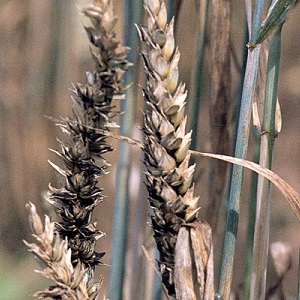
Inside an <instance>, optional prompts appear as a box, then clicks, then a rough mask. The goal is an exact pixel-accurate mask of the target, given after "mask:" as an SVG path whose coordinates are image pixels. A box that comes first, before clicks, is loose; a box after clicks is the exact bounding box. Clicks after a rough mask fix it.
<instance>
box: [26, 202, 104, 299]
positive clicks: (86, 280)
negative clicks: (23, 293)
mask: <svg viewBox="0 0 300 300" xmlns="http://www.w3.org/2000/svg"><path fill="white" fill-rule="evenodd" d="M26 208H27V209H28V210H29V220H30V225H31V228H32V231H33V233H34V234H33V237H34V238H35V239H36V243H28V242H26V241H24V243H25V244H26V246H27V247H28V249H29V251H31V252H32V253H34V254H35V255H36V256H37V258H38V259H39V262H40V263H41V265H42V266H43V268H44V269H43V270H42V271H36V272H38V273H40V274H42V275H43V276H44V277H46V278H49V279H51V280H52V281H53V282H54V283H55V285H53V286H50V287H49V288H48V289H45V290H43V291H39V292H36V293H35V294H34V295H33V296H34V297H39V298H47V297H51V298H53V299H66V300H70V299H74V300H75V299H82V300H84V299H89V300H93V299H97V296H98V289H99V286H100V283H101V282H99V283H96V284H93V280H91V279H92V277H93V276H92V274H89V272H87V270H86V269H85V268H84V265H83V264H82V263H80V262H79V263H78V264H77V265H76V266H73V265H72V262H71V249H70V248H68V240H67V238H66V239H61V237H60V236H59V234H58V233H57V231H56V230H55V224H54V223H53V222H51V221H50V219H49V217H48V216H45V223H44V225H43V223H42V221H41V218H40V216H39V215H38V214H37V212H36V208H35V206H34V204H32V203H29V204H27V205H26ZM90 272H92V271H90Z"/></svg>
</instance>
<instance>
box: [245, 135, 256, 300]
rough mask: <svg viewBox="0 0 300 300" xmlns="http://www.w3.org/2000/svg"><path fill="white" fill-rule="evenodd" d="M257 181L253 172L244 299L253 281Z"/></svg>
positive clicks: (254, 156)
mask: <svg viewBox="0 0 300 300" xmlns="http://www.w3.org/2000/svg"><path fill="white" fill-rule="evenodd" d="M257 135H258V134H256V137H255V149H254V154H253V162H256V163H258V162H259V148H260V143H259V141H260V139H259V138H258V136H257ZM257 181H258V174H257V173H255V172H252V174H251V188H250V199H249V209H248V228H247V241H246V258H245V272H244V274H245V288H244V297H243V299H249V296H250V282H251V266H252V254H253V239H254V228H255V215H256V195H257Z"/></svg>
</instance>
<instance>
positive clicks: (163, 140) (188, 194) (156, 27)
mask: <svg viewBox="0 0 300 300" xmlns="http://www.w3.org/2000/svg"><path fill="white" fill-rule="evenodd" d="M145 9H146V12H147V26H146V27H139V28H138V32H139V35H140V39H141V41H142V42H143V43H144V44H145V45H146V50H145V51H144V52H143V53H142V56H143V60H144V64H145V72H146V76H147V87H146V89H144V91H143V92H144V99H145V102H146V104H147V110H146V112H145V113H144V127H143V133H144V143H145V145H144V153H145V159H144V163H145V165H146V169H147V171H146V178H147V183H146V184H147V188H148V193H149V198H148V199H149V202H150V206H151V208H152V214H151V219H152V227H153V230H154V237H155V240H156V244H157V248H158V250H159V253H160V260H159V264H160V271H161V274H162V281H163V283H164V284H165V286H166V288H167V289H168V292H169V294H170V295H173V296H174V295H175V287H174V279H173V272H174V251H175V244H176V240H177V236H178V232H179V229H180V227H181V226H182V225H183V224H188V223H190V222H193V221H194V220H195V219H196V218H197V212H198V210H199V208H198V197H195V196H194V194H193V192H194V187H193V185H192V178H193V174H194V169H195V166H194V165H193V166H190V167H189V159H190V154H189V152H188V150H189V145H190V142H191V133H186V123H187V119H186V117H185V99H186V95H187V93H186V91H185V85H184V84H182V83H179V84H178V77H179V74H178V62H179V58H180V53H179V51H178V49H176V47H175V41H174V19H173V20H172V21H171V22H170V24H167V10H166V5H165V2H164V1H160V0H156V1H155V0H151V1H150V0H148V1H145Z"/></svg>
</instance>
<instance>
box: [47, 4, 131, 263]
mask: <svg viewBox="0 0 300 300" xmlns="http://www.w3.org/2000/svg"><path fill="white" fill-rule="evenodd" d="M82 12H83V14H84V15H85V16H87V17H88V18H89V19H90V21H91V23H92V26H90V27H89V26H87V27H85V29H86V32H87V35H88V38H89V40H90V42H91V44H92V46H91V54H92V59H93V64H94V68H95V70H94V72H87V76H86V77H87V82H86V84H84V85H80V84H77V85H74V88H73V93H74V95H73V97H72V100H73V104H74V108H73V115H72V116H71V117H70V118H67V119H66V121H65V122H63V123H62V124H60V128H61V129H62V131H63V133H64V134H65V137H66V138H65V141H59V144H60V151H53V152H54V153H56V154H57V156H58V157H59V158H60V161H61V163H60V166H57V165H55V164H53V163H51V164H52V166H53V167H54V168H55V169H56V171H57V172H58V173H59V175H60V176H61V187H59V188H54V187H52V186H50V193H49V195H48V201H49V202H50V203H52V204H53V205H54V207H55V211H56V213H57V214H58V216H59V222H58V223H57V224H56V228H57V230H58V231H59V233H60V235H62V236H63V237H68V241H69V246H70V247H71V249H72V262H73V263H74V264H76V263H78V262H79V261H81V262H82V263H84V264H85V265H86V266H89V267H93V266H95V265H98V264H101V262H100V259H101V257H102V256H103V255H104V253H98V252H96V251H95V242H96V240H97V239H99V238H100V237H101V236H102V235H103V233H102V232H101V231H99V230H98V229H97V228H96V225H97V224H96V222H94V223H92V222H91V217H92V212H93V210H94V208H95V206H97V205H98V204H99V203H100V202H101V201H102V198H103V196H102V190H101V189H100V188H98V187H97V182H98V177H99V176H100V175H103V174H105V169H106V168H107V167H108V166H109V164H108V163H107V162H106V160H105V159H104V158H103V155H104V154H105V153H106V152H108V151H112V150H113V148H112V147H111V145H110V144H109V143H108V142H107V136H105V135H103V134H101V133H99V131H98V132H96V129H103V130H108V129H109V128H110V127H115V124H114V123H113V121H112V118H113V117H114V116H115V115H116V114H117V112H116V111H114V106H113V105H112V100H113V99H114V98H116V99H119V98H124V93H123V89H124V87H123V85H122V79H121V77H122V75H123V73H124V72H125V70H127V68H128V66H129V65H130V64H129V63H128V62H127V61H126V60H125V57H126V55H127V53H128V50H129V49H128V48H126V47H121V46H120V45H119V43H118V42H117V41H116V38H115V33H114V26H115V23H116V17H115V15H114V13H113V5H112V1H95V2H94V4H90V5H87V6H86V7H85V8H84V9H83V10H82ZM73 121H75V122H73ZM87 126H88V127H87ZM93 128H95V129H93ZM99 163H100V165H99Z"/></svg>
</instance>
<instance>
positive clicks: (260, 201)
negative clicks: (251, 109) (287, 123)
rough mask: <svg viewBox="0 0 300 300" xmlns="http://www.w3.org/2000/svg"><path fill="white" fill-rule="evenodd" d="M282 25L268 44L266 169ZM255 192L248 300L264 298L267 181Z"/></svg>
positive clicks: (270, 149)
mask: <svg viewBox="0 0 300 300" xmlns="http://www.w3.org/2000/svg"><path fill="white" fill-rule="evenodd" d="M282 24H283V23H282ZM282 24H281V25H280V26H279V27H278V28H277V30H275V31H274V32H273V34H272V35H271V39H270V45H269V57H268V67H267V80H266V93H265V104H264V121H263V135H262V137H261V147H260V165H262V166H264V167H266V168H268V169H271V165H272V154H273V143H274V139H275V111H276V100H277V86H278V72H279V63H280V48H281V28H282ZM257 191H258V194H257V210H256V224H255V234H254V249H253V263H252V272H251V293H250V299H252V300H254V299H265V293H266V273H267V260H268V246H269V229H270V200H271V198H270V182H269V180H266V179H265V178H264V177H262V176H259V177H258V189H257Z"/></svg>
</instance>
